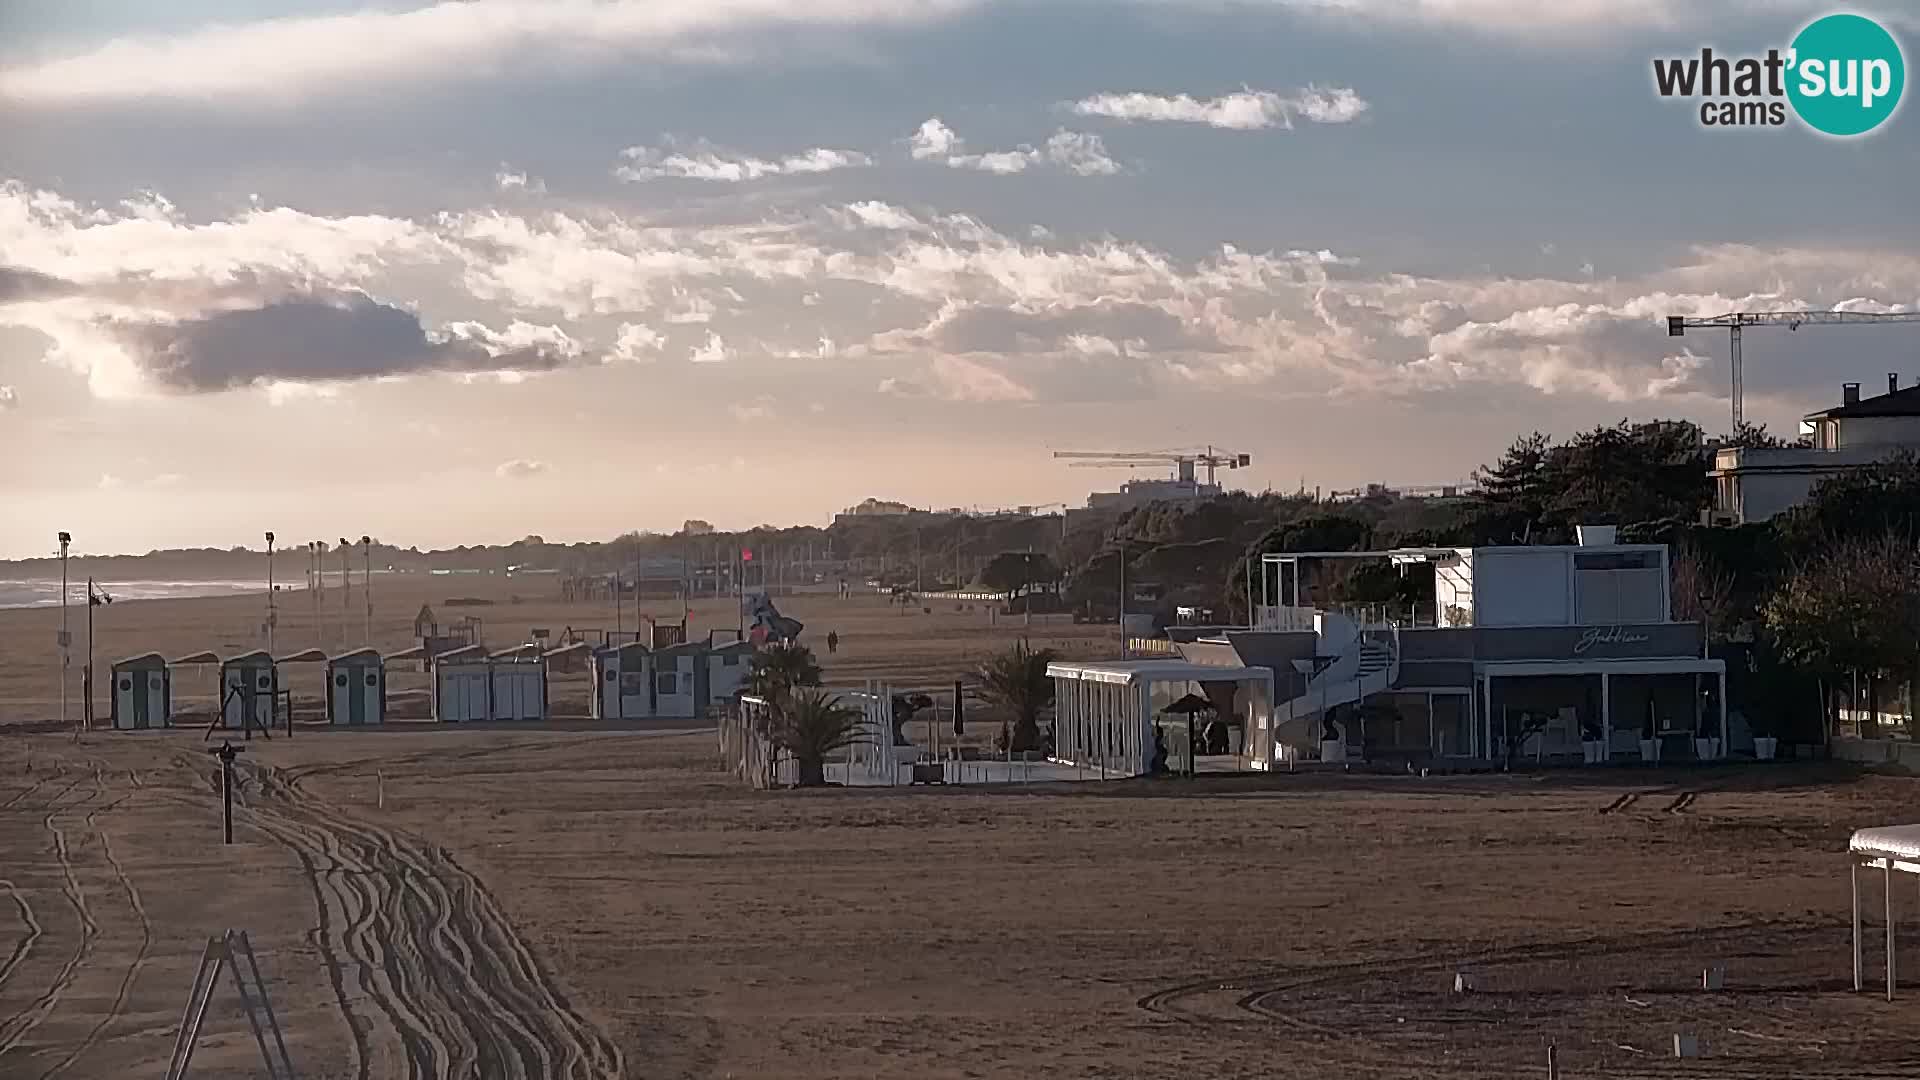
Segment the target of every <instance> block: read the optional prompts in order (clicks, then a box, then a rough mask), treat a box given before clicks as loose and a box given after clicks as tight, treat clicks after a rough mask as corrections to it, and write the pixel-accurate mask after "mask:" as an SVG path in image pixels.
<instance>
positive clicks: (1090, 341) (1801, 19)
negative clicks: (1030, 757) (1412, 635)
mask: <svg viewBox="0 0 1920 1080" xmlns="http://www.w3.org/2000/svg"><path fill="white" fill-rule="evenodd" d="M1829 10H1832V9H1831V8H1830V6H1828V5H1825V4H1817V3H1798V2H1795V0H1561V2H1557V3H1553V4H1546V3H1536V2H1530V0H1241V2H1233V0H1017V2H1015V0H999V2H996V0H921V2H913V0H644V2H635V3H621V2H612V0H605V2H588V0H541V2H530V0H467V2H457V3H453V2H450V3H439V4H423V3H420V2H417V0H415V2H403V0H389V2H377V0H376V2H367V0H362V2H357V3H354V2H338V0H324V2H321V0H276V2H271V3H269V2H266V0H176V2H173V3H169V4H164V5H161V4H148V3H133V2H123V3H122V2H107V0H0V505H4V506H5V507H6V512H5V513H0V557H26V556H36V555H44V554H48V553H50V552H51V551H52V550H53V547H54V540H53V538H54V535H55V533H56V531H58V530H61V529H65V530H67V531H70V532H72V533H73V534H74V537H75V548H76V550H80V551H89V552H100V553H105V552H141V551H146V550H150V549H155V548H164V547H172V546H188V545H191V546H201V545H209V546H219V547H227V546H233V545H241V544H247V545H257V544H259V543H260V536H261V533H262V532H263V531H264V530H266V529H273V530H276V531H277V534H278V536H279V537H280V538H281V540H282V542H283V543H284V542H288V541H289V540H290V539H291V542H294V543H298V542H301V541H302V540H303V539H305V538H307V537H314V538H328V537H334V536H341V535H353V536H358V535H361V534H363V533H370V534H372V535H374V536H377V537H379V538H381V539H382V540H383V541H387V542H393V543H399V544H402V545H409V544H412V545H418V546H421V547H423V548H424V547H435V546H450V545H456V544H462V543H487V542H504V541H509V540H512V539H516V538H518V537H520V536H523V535H526V534H528V533H538V534H540V535H542V536H544V537H546V538H548V539H550V540H557V539H568V540H573V539H603V538H606V537H610V536H613V535H616V534H618V533H621V532H626V531H630V530H634V529H642V530H659V531H671V530H672V529H674V528H676V527H678V526H679V524H680V523H681V522H682V521H683V520H685V519H688V518H702V519H705V520H708V521H711V522H713V523H714V524H716V525H718V526H720V527H722V528H745V527H751V526H753V525H757V524H761V523H775V524H790V523H815V524H824V523H825V522H826V521H827V520H828V519H829V518H830V517H831V515H832V514H833V513H834V512H835V511H836V510H839V509H841V508H843V507H846V506H849V505H851V504H853V503H856V502H858V501H860V500H861V499H864V498H867V497H870V496H871V497H878V498H884V499H897V500H900V501H904V502H908V503H910V504H913V505H918V506H927V507H942V508H944V507H950V506H969V507H972V506H977V507H982V508H991V507H1005V506H1013V505H1023V504H1024V505H1045V504H1050V503H1061V502H1065V503H1072V504H1074V505H1079V504H1081V503H1083V502H1084V500H1085V498H1086V495H1087V493H1088V492H1089V491H1090V490H1096V489H1112V488H1113V487H1115V486H1116V485H1117V484H1118V483H1119V482H1121V481H1124V480H1125V479H1127V478H1128V476H1129V474H1128V473H1127V472H1126V471H1124V470H1094V469H1070V468H1067V467H1065V463H1064V462H1057V461H1055V460H1053V459H1052V458H1051V454H1052V452H1053V451H1055V450H1116V451H1141V450H1183V449H1188V448H1198V447H1205V446H1208V445H1211V446H1214V447H1219V448H1223V449H1225V450H1229V451H1233V452H1236V453H1245V454H1249V455H1251V457H1252V459H1253V465H1252V467H1251V468H1249V469H1244V470H1240V471H1238V472H1236V473H1233V474H1231V475H1230V477H1228V479H1229V480H1230V482H1231V483H1232V484H1234V485H1237V486H1244V487H1247V488H1249V489H1252V490H1262V489H1267V488H1271V489H1274V490H1287V491H1292V490H1295V489H1297V488H1299V487H1301V486H1302V485H1304V486H1305V487H1306V488H1307V489H1309V490H1311V489H1314V488H1316V487H1318V488H1324V489H1327V490H1332V489H1338V488H1348V487H1354V486H1358V485H1362V484H1366V483H1370V482H1379V483H1387V484H1394V485H1426V484H1443V483H1452V482H1458V481H1460V480H1462V479H1465V478H1467V477H1468V476H1470V475H1471V473H1472V471H1473V469H1474V467H1475V466H1477V465H1479V464H1481V463H1484V462H1487V461H1490V460H1492V459H1494V458H1496V457H1497V456H1498V454H1499V453H1500V451H1501V450H1502V449H1503V448H1504V447H1505V446H1506V445H1507V443H1508V442H1510V441H1511V440H1512V438H1513V437H1514V436H1516V435H1518V434H1521V433H1524V432H1527V431H1532V430H1536V429H1537V430H1541V431H1545V432H1547V433H1549V434H1553V435H1556V436H1565V435H1567V434H1570V433H1572V432H1574V431H1577V430H1580V429H1583V428H1588V427H1592V426H1594V425H1596V424H1602V423H1611V422H1615V421H1618V420H1621V419H1633V420H1640V419H1649V418H1655V417H1661V418H1684V419H1691V420H1694V421H1696V422H1699V423H1701V424H1702V425H1703V426H1705V427H1706V428H1707V429H1708V430H1709V431H1716V432H1717V431H1724V430H1725V429H1726V428H1727V426H1728V422H1727V414H1728V399H1727V382H1728V373H1727V361H1726V347H1727V346H1726V341H1725V338H1724V335H1721V334H1716V333H1708V332H1699V333H1696V334H1694V335H1690V336H1688V337H1686V338H1682V339H1673V338H1669V337H1668V336H1667V335H1666V332H1665V326H1664V321H1663V320H1664V316H1666V315H1669V314H1680V315H1703V316H1704V315H1712V314H1719V313H1722V312H1728V311H1742V310H1788V309H1797V308H1819V309H1832V308H1839V309H1845V310H1859V311H1908V310H1920V213H1915V212H1914V205H1915V203H1914V191H1915V189H1916V183H1917V181H1920V118H1916V116H1915V115H1914V109H1913V107H1912V106H1910V105H1909V106H1907V107H1905V108H1903V109H1902V111H1901V112H1900V113H1898V114H1896V115H1895V116H1894V118H1893V119H1892V120H1890V121H1889V122H1888V123H1887V124H1885V125H1883V127H1882V128H1881V129H1880V130H1878V131H1876V132H1874V133H1873V134H1871V135H1869V136H1866V137H1863V138H1858V139H1851V140H1836V139H1830V138H1826V137H1823V136H1820V135H1818V134H1817V133H1815V132H1812V131H1811V130H1808V129H1806V128H1804V127H1801V126H1799V125H1797V124H1789V125H1787V126H1785V127H1780V128H1765V129H1755V130H1742V131H1725V130H1721V131H1714V130H1710V129H1706V128H1703V127H1702V126H1701V125H1700V123H1699V121H1698V119H1697V115H1696V110H1695V108H1694V106H1692V105H1690V104H1688V103H1684V102H1676V101H1669V100H1662V99H1661V98H1659V97H1658V96H1657V95H1656V93H1655V92H1654V89H1653V80H1652V76H1651V62H1652V60H1653V59H1654V58H1656V57H1671V56H1688V55H1697V54H1698V52H1699V50H1700V49H1701V48H1702V47H1703V46H1708V45H1710V46H1712V47H1714V48H1715V49H1716V50H1719V51H1722V52H1730V53H1736V54H1746V53H1759V52H1764V51H1765V50H1766V49H1767V48H1769V47H1776V46H1778V47H1784V46H1785V45H1786V43H1787V42H1789V41H1790V40H1791V39H1792V36H1793V34H1794V33H1795V31H1797V30H1798V29H1799V27H1801V26H1802V25H1804V24H1805V23H1806V22H1807V21H1808V19H1809V18H1811V17H1813V16H1817V15H1820V14H1824V13H1826V12H1827V11H1829ZM1849 10H1858V11H1862V12H1864V13H1867V14H1872V15H1875V16H1877V17H1879V18H1881V19H1882V20H1883V22H1884V23H1885V24H1886V25H1887V26H1888V27H1889V28H1890V29H1891V30H1893V31H1894V33H1895V34H1896V35H1897V36H1899V37H1900V38H1901V39H1902V40H1903V41H1904V42H1906V43H1908V44H1907V45H1906V49H1907V52H1908V54H1909V55H1910V56H1913V55H1920V52H1917V51H1916V50H1915V48H1914V46H1913V45H1912V44H1911V43H1913V42H1916V41H1920V16H1916V15H1915V14H1913V9H1912V8H1911V7H1910V6H1908V5H1904V4H1892V3H1888V4H1886V5H1884V6H1882V7H1880V8H1877V9H1876V8H1875V7H1873V6H1865V7H1857V8H1851V9H1849ZM1746 368H1747V396H1746V409H1747V414H1748V416H1749V418H1750V419H1754V420H1760V421H1764V422H1766V423H1768V424H1769V425H1770V426H1772V427H1773V428H1774V429H1775V430H1776V431H1784V432H1787V433H1792V432H1793V431H1794V430H1795V429H1796V428H1795V425H1796V421H1797V419H1798V417H1800V416H1801V415H1803V414H1805V413H1807V412H1809V411H1812V410H1815V409H1819V408H1824V407H1827V406H1830V405H1833V404H1836V403H1837V402H1838V399H1839V396H1840V384H1841V383H1842V382H1849V381H1851V382H1861V383H1864V384H1866V385H1867V386H1868V387H1869V392H1872V391H1873V390H1876V389H1878V388H1880V387H1883V386H1884V385H1885V380H1886V377H1887V373H1888V372H1900V373H1901V374H1902V378H1903V385H1910V382H1911V380H1914V379H1916V378H1920V327H1916V326H1901V327H1871V328H1858V327H1831V328H1829V327H1821V328H1811V329H1805V330H1801V331H1798V332H1789V331H1786V330H1757V331H1752V332H1750V333H1749V334H1748V341H1747V349H1746ZM1138 475H1141V476H1145V477H1153V476H1157V475H1160V474H1158V473H1157V472H1154V471H1153V470H1146V471H1143V472H1141V473H1139V474H1138Z"/></svg>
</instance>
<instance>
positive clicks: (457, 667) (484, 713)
mask: <svg viewBox="0 0 1920 1080" xmlns="http://www.w3.org/2000/svg"><path fill="white" fill-rule="evenodd" d="M492 672H493V665H492V664H490V663H488V662H487V661H486V660H484V659H479V660H475V659H448V658H447V657H445V656H441V657H439V658H438V659H437V661H436V662H435V663H434V665H433V718H434V719H435V720H438V721H440V722H441V723H443V724H464V723H468V722H470V721H474V720H488V719H492V716H493V707H492V694H493V682H492V679H491V675H492Z"/></svg>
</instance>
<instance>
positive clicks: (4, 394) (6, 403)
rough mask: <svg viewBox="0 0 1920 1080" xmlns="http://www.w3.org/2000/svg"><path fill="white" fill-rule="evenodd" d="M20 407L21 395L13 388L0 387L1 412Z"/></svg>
mask: <svg viewBox="0 0 1920 1080" xmlns="http://www.w3.org/2000/svg"><path fill="white" fill-rule="evenodd" d="M19 407H20V393H19V391H17V390H15V389H14V388H13V387H11V386H0V411H4V410H7V409H17V408H19Z"/></svg>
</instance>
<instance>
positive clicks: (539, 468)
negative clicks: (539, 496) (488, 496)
mask: <svg viewBox="0 0 1920 1080" xmlns="http://www.w3.org/2000/svg"><path fill="white" fill-rule="evenodd" d="M546 471H547V463H546V462H544V461H529V460H527V459H526V458H514V459H513V460H512V461H503V462H501V463H500V464H499V465H498V466H496V467H495V468H494V470H493V474H494V475H495V476H498V477H499V478H500V479H502V480H527V479H531V478H532V477H535V476H539V475H540V474H541V473H544V472H546Z"/></svg>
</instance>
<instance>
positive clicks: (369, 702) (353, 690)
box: [327, 649, 387, 727]
mask: <svg viewBox="0 0 1920 1080" xmlns="http://www.w3.org/2000/svg"><path fill="white" fill-rule="evenodd" d="M386 719H387V670H386V663H385V661H384V660H382V659H381V657H380V653H379V652H378V651H376V650H374V649H355V650H354V651H353V652H349V653H342V654H341V655H339V656H336V657H333V658H332V659H330V660H328V661H327V722H328V723H330V724H340V725H344V726H351V727H357V726H360V725H362V724H383V723H385V722H386Z"/></svg>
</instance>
